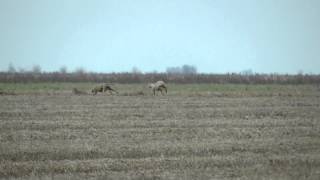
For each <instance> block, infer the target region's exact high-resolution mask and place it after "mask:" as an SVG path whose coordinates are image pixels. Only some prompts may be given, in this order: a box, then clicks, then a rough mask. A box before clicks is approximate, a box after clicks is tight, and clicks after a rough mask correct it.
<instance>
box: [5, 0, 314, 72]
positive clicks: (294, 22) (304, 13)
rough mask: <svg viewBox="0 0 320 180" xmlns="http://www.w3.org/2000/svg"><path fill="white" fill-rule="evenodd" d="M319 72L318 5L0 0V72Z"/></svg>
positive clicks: (290, 0)
mask: <svg viewBox="0 0 320 180" xmlns="http://www.w3.org/2000/svg"><path fill="white" fill-rule="evenodd" d="M9 63H12V64H13V65H14V66H15V67H16V68H17V69H19V68H24V69H31V68H32V66H33V65H40V66H41V67H42V70H45V71H55V70H58V69H59V68H60V67H61V66H63V65H65V66H67V67H68V69H69V70H70V71H72V70H74V69H76V68H78V67H83V68H85V69H86V70H88V71H97V72H119V71H130V70H131V69H132V67H133V66H136V67H138V68H139V69H141V70H142V71H144V72H150V71H153V70H157V71H165V69H166V67H171V66H181V65H183V64H189V65H195V66H196V67H197V69H198V71H200V72H207V73H209V72H213V73H224V72H240V71H242V70H245V69H252V70H253V71H254V72H264V73H269V72H278V73H296V72H298V71H299V70H302V71H303V72H305V73H310V72H312V73H320V1H319V0H134V1H132V0H90V1H89V0H0V70H2V71H3V70H7V68H8V65H9Z"/></svg>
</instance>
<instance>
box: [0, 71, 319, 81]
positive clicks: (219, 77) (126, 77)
mask: <svg viewBox="0 0 320 180" xmlns="http://www.w3.org/2000/svg"><path fill="white" fill-rule="evenodd" d="M157 80H163V81H165V82H167V83H222V84H223V83H235V84H320V75H307V74H305V75H302V74H297V75H279V74H254V75H242V74H237V73H227V74H169V73H144V74H143V73H87V72H73V73H61V72H43V73H28V72H25V73H8V72H1V73H0V82H8V83H9V82H10V83H11V82H14V83H20V82H109V83H148V82H155V81H157Z"/></svg>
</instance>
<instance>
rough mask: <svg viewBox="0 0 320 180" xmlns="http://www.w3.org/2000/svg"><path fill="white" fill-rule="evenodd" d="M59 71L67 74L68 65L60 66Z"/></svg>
mask: <svg viewBox="0 0 320 180" xmlns="http://www.w3.org/2000/svg"><path fill="white" fill-rule="evenodd" d="M59 72H60V73H61V74H66V73H67V67H66V66H62V67H60V69H59Z"/></svg>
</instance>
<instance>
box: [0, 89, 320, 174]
mask: <svg viewBox="0 0 320 180" xmlns="http://www.w3.org/2000/svg"><path fill="white" fill-rule="evenodd" d="M319 106H320V98H319V93H315V94H312V95H305V96H304V95H303V92H302V94H300V95H297V96H291V95H290V96H288V95H287V94H285V93H283V94H277V95H270V96H269V95H268V96H263V95H262V96H250V95H242V96H238V97H237V96H236V94H235V95H233V96H230V97H228V96H220V95H219V96H218V95H216V94H214V93H213V94H193V95H191V96H189V95H185V94H182V95H179V94H175V95H168V96H157V97H152V96H150V95H143V94H141V95H136V96H135V95H132V96H125V95H117V96H109V95H101V94H100V95H97V96H91V95H74V94H72V93H70V94H66V93H61V94H53V95H45V94H43V95H41V94H40V95H3V96H0V179H1V178H2V179H16V178H17V179H234V178H235V179H319V178H320V107H319Z"/></svg>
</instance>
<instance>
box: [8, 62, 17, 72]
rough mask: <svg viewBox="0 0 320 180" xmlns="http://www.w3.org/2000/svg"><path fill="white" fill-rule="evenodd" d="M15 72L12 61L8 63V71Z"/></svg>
mask: <svg viewBox="0 0 320 180" xmlns="http://www.w3.org/2000/svg"><path fill="white" fill-rule="evenodd" d="M15 72H16V68H15V67H14V66H13V64H12V63H10V64H9V67H8V73H15Z"/></svg>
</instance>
